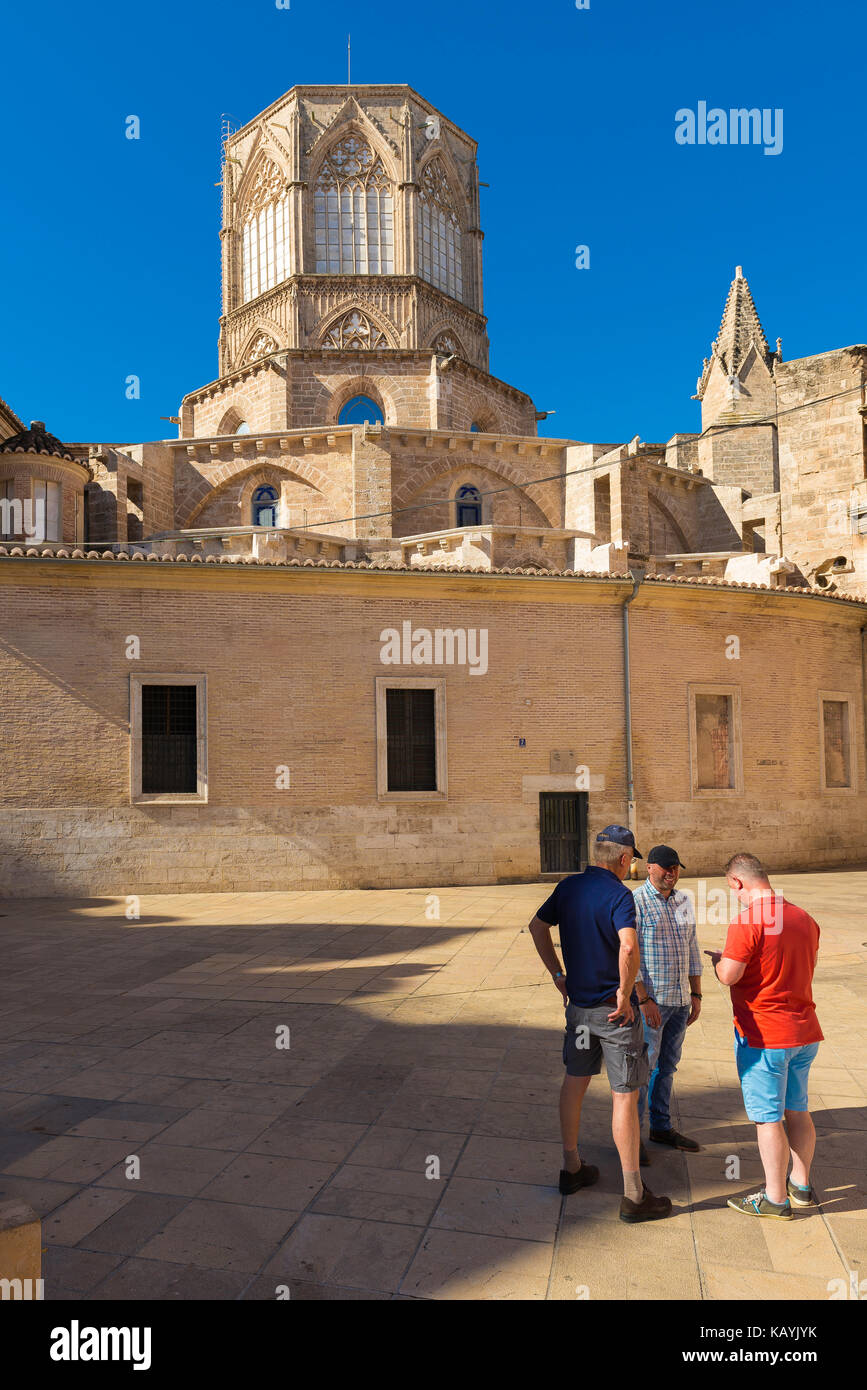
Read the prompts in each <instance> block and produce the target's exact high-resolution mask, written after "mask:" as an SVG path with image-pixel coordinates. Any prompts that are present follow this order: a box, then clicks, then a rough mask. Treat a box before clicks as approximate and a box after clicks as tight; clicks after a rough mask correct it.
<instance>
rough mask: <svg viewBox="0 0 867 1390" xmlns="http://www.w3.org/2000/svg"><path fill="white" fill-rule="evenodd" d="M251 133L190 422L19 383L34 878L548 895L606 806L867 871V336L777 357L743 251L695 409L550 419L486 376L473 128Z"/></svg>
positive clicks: (288, 97)
mask: <svg viewBox="0 0 867 1390" xmlns="http://www.w3.org/2000/svg"><path fill="white" fill-rule="evenodd" d="M223 155H224V160H223V179H222V200H223V201H222V212H223V216H222V227H221V232H220V246H221V255H222V306H221V307H222V313H221V316H220V332H219V349H218V363H217V375H216V376H215V378H214V379H213V380H212V381H210V382H207V383H205V384H204V385H201V386H199V387H197V388H196V389H194V390H191V391H189V392H188V393H187V394H186V395H185V396H184V397H183V399H182V400H181V402H180V405H179V408H178V415H177V427H178V428H177V437H176V438H166V439H160V440H151V441H144V442H142V441H129V442H127V443H125V444H123V445H119V444H116V443H113V444H111V445H108V444H104V443H101V442H99V441H84V442H81V441H79V442H69V441H67V442H62V441H61V439H60V438H59V437H58V436H57V435H55V434H53V433H51V432H50V430H49V429H48V428H46V424H45V423H43V422H41V421H34V422H32V423H31V425H30V427H29V428H26V427H25V425H24V422H22V421H21V420H20V419H18V417H17V416H16V415H15V413H14V411H13V410H12V409H11V407H8V406H6V405H5V404H4V403H2V402H0V599H2V603H0V607H2V608H3V611H4V615H5V616H4V617H3V622H4V624H5V626H4V629H3V630H4V632H6V633H7V635H8V634H10V633H13V632H16V631H17V632H18V638H19V640H18V641H17V643H16V642H12V641H11V639H10V643H9V644H8V645H7V646H6V647H5V648H4V651H3V662H4V663H5V665H4V666H3V668H2V670H3V675H2V679H3V681H4V691H5V701H4V713H5V717H6V720H7V730H11V734H9V735H8V737H9V738H10V739H11V741H10V742H9V743H7V747H12V748H14V750H15V751H14V756H13V757H12V758H11V759H10V758H7V760H6V763H5V768H4V773H5V785H4V786H2V787H0V800H2V804H3V805H4V806H5V808H6V813H5V816H4V818H3V819H2V825H3V839H2V842H0V869H2V870H3V871H4V873H5V875H6V879H7V885H8V887H9V890H10V891H31V890H33V889H34V888H35V889H37V890H38V891H46V892H51V891H55V890H56V891H91V892H97V891H105V892H122V891H128V890H129V891H132V889H131V888H130V887H129V885H130V883H133V884H134V885H135V886H138V887H139V888H141V887H144V888H145V889H147V888H153V887H155V886H164V887H165V886H168V887H172V886H187V887H190V888H192V887H209V886H210V887H214V886H222V887H234V888H238V887H256V886H270V887H294V886H334V885H341V884H365V883H370V884H374V883H375V884H381V883H406V882H419V883H425V882H461V881H467V882H485V881H492V880H496V879H502V878H526V877H533V876H535V875H538V874H539V873H540V872H554V871H558V870H563V871H567V870H568V869H570V868H574V867H576V865H577V863H579V862H583V859H584V858H585V857H586V844H587V831H588V825H589V824H590V822H591V821H593V822H594V823H595V822H596V820H597V819H598V820H599V823H601V824H604V823H605V822H606V821H611V820H622V821H626V820H628V821H629V822H630V823H631V824H633V825H634V826H635V827H636V829H637V831H638V833H639V835H640V836H641V837H642V838H644V839H647V838H650V839H651V841H652V840H654V839H662V840H667V841H668V842H669V843H675V844H676V843H677V839H676V836H677V835H678V834H681V836H685V835H687V834H688V835H689V837H690V841H691V843H692V846H693V855H694V859H695V862H694V863H691V864H690V868H694V869H696V870H708V871H713V866H714V865H716V864H717V861H718V858H719V855H720V854H721V853H722V849H721V847H720V845H721V840H722V842H724V843H723V847H724V848H726V849H728V851H729V852H731V851H732V850H733V849H736V848H739V847H742V846H741V845H740V843H739V842H738V843H729V841H728V840H726V836H729V837H731V836H734V837H735V838H737V837H738V836H741V835H742V832H743V830H744V828H746V829H747V830H748V831H749V836H750V846H749V847H752V848H754V849H756V850H757V851H758V852H760V853H764V854H765V855H766V856H767V857H768V858H769V860H770V861H771V862H773V863H775V864H779V865H783V864H785V865H789V864H793V863H797V862H799V861H800V858H801V856H805V855H806V856H810V857H811V860H812V862H814V863H816V862H821V863H842V862H846V860H847V859H851V858H853V857H857V856H859V855H862V856H863V854H865V853H867V838H865V831H864V829H863V827H864V825H865V824H867V816H865V815H864V811H865V809H867V768H865V746H864V678H863V659H864V657H863V638H862V628H863V627H864V626H865V622H867V604H865V602H864V600H863V598H862V596H863V595H864V594H865V593H867V437H865V417H867V347H865V346H864V345H861V344H858V345H854V346H849V347H844V348H840V349H837V350H835V351H831V352H823V353H820V354H818V355H816V356H812V357H806V358H801V359H798V360H796V361H792V362H787V361H785V359H784V357H783V352H782V343H781V341H780V340H779V339H778V340H777V341H776V345H775V347H773V348H771V346H770V345H769V343H768V340H767V338H766V335H765V331H764V329H763V327H762V323H761V320H760V317H759V314H758V312H757V308H756V305H755V302H754V300H753V296H752V293H751V290H750V286H749V284H748V282H747V280H746V278H745V276H744V274H743V271H742V269H741V267H738V268H737V269H736V271H735V275H734V279H733V280H732V282H731V286H730V288H729V291H728V295H727V298H726V299H725V303H724V307H723V313H722V319H721V323H720V327H719V329H718V331H717V333H716V335H715V337H713V339H712V343H711V346H710V349H709V355H708V356H707V357H705V359H704V362H703V365H702V368H701V372H700V376H699V380H698V383H697V387H696V393H695V397H696V398H697V400H698V401H699V402H700V408H701V424H700V428H698V429H695V430H693V431H686V432H684V431H678V432H675V433H673V434H672V435H671V437H670V438H669V439H667V440H665V441H662V442H647V441H644V440H642V439H641V437H640V435H638V434H634V433H632V431H633V429H634V427H635V425H636V424H637V423H638V422H633V421H629V422H627V425H626V428H625V429H624V431H623V439H622V442H620V443H616V444H613V445H612V444H611V443H587V442H581V441H575V440H567V439H556V438H551V437H547V436H540V435H539V433H538V424H539V422H540V421H541V420H543V419H544V418H545V415H544V412H539V411H538V410H537V409H536V407H535V405H534V403H533V401H532V400H531V399H530V397H529V396H528V395H527V393H526V392H525V391H523V390H521V389H520V386H518V385H513V384H510V383H507V382H504V381H501V380H499V379H498V378H496V377H495V376H493V375H492V374H491V372H490V363H489V345H488V337H487V331H486V319H485V315H484V300H483V277H482V240H483V233H482V228H481V218H480V207H479V177H478V165H477V160H476V145H475V142H474V141H473V139H472V138H471V137H470V136H469V135H468V134H467V133H466V132H464V131H462V130H461V129H459V128H458V127H457V126H456V125H454V124H453V123H452V122H451V121H450V120H449V119H448V118H447V116H446V115H445V114H444V113H442V112H439V111H437V110H436V109H435V108H434V107H433V106H431V104H430V103H429V102H427V101H426V100H425V99H424V98H423V97H422V96H420V95H419V94H418V93H417V92H415V91H414V90H413V89H412V88H410V87H408V86H403V85H393V86H388V85H383V86H352V87H345V86H342V87H337V86H335V87H325V86H297V87H293V88H292V90H291V91H289V92H287V93H286V94H285V95H284V96H282V97H281V98H280V99H279V100H277V101H276V102H274V103H273V104H272V105H271V106H269V107H268V108H267V109H266V110H265V111H263V112H262V113H261V114H260V115H258V116H257V117H256V118H255V119H253V120H252V121H250V122H249V123H248V124H246V125H245V126H243V127H242V128H241V129H240V130H237V131H231V130H227V131H226V132H225V139H224V145H223ZM528 215H531V214H530V213H528ZM494 234H495V235H503V234H504V233H503V232H502V230H499V231H498V229H494ZM709 336H710V335H709ZM45 413H46V415H48V413H49V412H48V410H47V409H46V412H45ZM51 425H52V427H53V428H56V427H57V425H56V424H55V422H54V421H52V422H51ZM130 561H132V562H136V563H128V562H130ZM625 606H626V607H628V608H629V610H630V619H629V620H630V622H631V623H632V628H631V637H630V638H629V640H630V641H631V643H632V644H633V647H634V650H632V680H633V681H634V690H633V691H632V692H631V697H632V698H631V703H630V702H626V703H625V696H624V689H623V679H624V652H623V647H622V630H623V617H624V611H625ZM72 624H75V627H74V630H75V634H76V640H75V643H74V644H70V640H69V634H70V632H71V631H72V626H71V625H72ZM407 625H408V636H407V635H406V634H407ZM385 632H388V633H392V634H397V636H396V637H395V638H394V639H393V640H395V641H396V642H397V647H396V648H395V649H394V650H395V651H396V652H397V655H396V657H395V658H394V659H393V660H392V659H391V658H390V659H389V661H390V663H391V664H384V663H385V658H384V657H383V650H384V648H383V643H382V641H381V636H382V634H383V633H385ZM443 632H446V633H450V634H458V635H457V636H453V637H452V638H450V641H451V642H452V646H451V648H450V650H451V654H452V660H449V658H448V657H447V656H446V657H443V658H442V659H441V660H440V662H439V663H437V661H436V657H435V652H436V650H437V649H436V645H435V641H436V634H437V633H443ZM483 633H484V641H485V652H486V656H485V665H484V670H482V663H481V658H480V651H481V648H480V646H479V643H480V642H481V634H483ZM214 634H216V635H217V637H218V640H217V642H216V643H215V642H214V641H213V637H214ZM417 634H420V635H417ZM425 634H429V635H430V651H431V652H433V653H434V655H433V656H429V655H427V654H426V653H427V652H428V647H427V646H426V645H425V644H426V642H427V637H426V636H425ZM460 634H463V641H464V644H465V645H464V647H463V648H461V647H460V641H459V636H460ZM661 634H664V640H665V642H666V643H667V644H670V645H672V650H674V651H676V653H677V661H678V673H677V681H678V682H679V683H680V684H679V685H678V688H677V690H676V691H674V692H673V693H672V692H669V698H668V700H667V702H666V704H665V706H664V707H663V706H661V705H660V704H659V701H658V699H657V698H656V696H657V693H658V692H657V684H656V682H657V665H656V662H657V653H658V650H659V642H660V640H661V636H660V635H661ZM132 638H135V639H136V642H135V644H134V647H135V653H137V654H131V650H130V648H129V641H128V639H132ZM733 638H735V639H737V644H736V645H737V649H738V651H737V655H736V656H735V659H734V660H733V659H732V657H733V655H734V652H733V649H732V647H731V639H733ZM389 640H392V639H389ZM469 642H473V643H475V644H476V645H475V647H474V648H471V647H468V646H467V645H466V644H467V643H469ZM742 642H743V643H744V651H743V655H741V644H742ZM136 644H137V645H136ZM727 644H728V645H727ZM461 650H463V651H464V658H465V659H464V661H463V663H461V660H460V659H459V658H460V652H461ZM469 650H475V651H476V654H477V656H478V657H479V660H478V661H477V662H476V664H475V666H473V664H472V662H470V661H469V660H468V659H467V656H466V654H467V652H468V651H469ZM564 653H565V655H564ZM441 655H442V653H441ZM642 661H643V663H644V664H642ZM287 662H290V663H291V671H290V673H289V674H286V667H287ZM431 662H432V663H433V665H432V666H431V665H430V663H431ZM769 662H770V664H771V667H773V665H774V663H775V662H776V663H777V666H778V668H779V669H781V670H785V671H786V672H787V675H788V677H789V679H788V682H787V683H786V684H785V686H783V685H780V684H777V685H775V684H774V683H771V684H770V685H769V683H768V680H767V673H768V663H769ZM428 667H430V669H428ZM552 667H553V668H556V669H557V670H558V671H560V672H561V676H562V689H561V688H557V689H553V690H552V688H551V684H550V680H549V679H548V677H547V675H546V673H547V672H549V671H550V670H551V669H552ZM474 676H475V677H484V679H473V677H474ZM383 682H384V684H383ZM681 685H682V687H683V688H682V690H681V689H680V686H681ZM394 691H398V692H400V691H403V694H396V695H395V694H393V693H390V692H394ZM154 692H156V693H154ZM178 692H180V693H178ZM413 692H415V693H413ZM160 702H162V703H160ZM603 710H604V711H606V715H605V718H603V717H602V714H601V713H600V711H603ZM34 711H35V712H36V713H37V715H38V716H39V717H40V718H41V719H42V721H43V723H42V725H41V727H43V728H46V729H51V728H53V729H54V733H53V734H50V733H46V736H45V739H37V740H36V741H34V740H33V739H30V738H28V737H26V736H25V732H24V731H25V729H26V728H27V727H28V721H29V720H30V719H31V718H32V717H33V714H34ZM19 723H20V726H21V727H20V730H18V733H19V734H20V737H16V729H17V728H18V724H19ZM256 730H259V731H260V734H257V733H255V732H254V731H256ZM261 731H267V732H266V734H262V733H261ZM61 733H62V734H63V737H61ZM55 735H56V736H55ZM658 737H664V738H665V739H666V740H667V747H668V749H669V752H670V755H671V756H670V759H669V763H668V766H667V770H666V771H667V775H666V777H664V778H661V777H660V772H659V769H657V768H656V767H655V766H654V763H653V758H652V755H651V753H652V748H653V746H654V743H653V741H654V738H658ZM58 738H60V743H61V752H60V754H59V760H58V755H56V753H55V751H52V750H55V747H56V744H57V739H58ZM263 739H264V743H263ZM94 740H96V741H97V742H99V741H100V740H101V741H102V742H101V744H100V746H101V748H102V750H103V754H104V756H103V757H101V758H99V759H96V760H89V759H88V757H87V756H86V755H85V750H86V749H88V748H89V747H90V746H91V744H92V743H93V741H94ZM160 740H162V742H160ZM265 743H267V747H268V750H269V751H268V753H267V754H266V753H264V752H263V751H262V749H263V747H264V746H265ZM627 743H628V744H629V746H630V748H631V750H632V751H633V752H634V755H635V756H634V764H635V769H636V771H635V779H634V785H631V784H630V783H629V782H628V780H627V774H626V767H627V765H628V764H629V762H630V760H629V759H627V756H626V744H627ZM172 750H174V752H172ZM173 758H174V760H175V764H176V766H175V767H174V771H173V770H172V767H171V766H170V764H171V763H172V759H173ZM46 759H54V762H52V763H51V767H50V768H49V766H48V764H47V762H46ZM678 759H679V765H678V767H677V768H675V766H674V764H675V763H676V762H677V760H678ZM271 764H273V765H274V767H272V766H271ZM275 767H282V768H284V769H285V772H284V774H283V775H284V777H285V778H286V779H288V780H285V781H284V784H283V785H282V786H280V785H277V783H278V782H279V776H280V774H277V777H276V779H275V772H274V768H275ZM179 769H180V770H179ZM577 769H581V777H583V781H582V782H580V785H579V784H578V783H576V770H577ZM290 773H291V775H290ZM290 787H291V794H290V795H287V792H289V790H290ZM558 798H559V799H558ZM564 798H565V800H564ZM419 803H420V804H419ZM853 817H854V819H853ZM697 819H698V820H699V821H700V829H696V820H697ZM546 837H547V840H546ZM640 842H641V840H639V843H640ZM106 845H115V846H116V850H117V853H116V854H115V855H113V854H112V853H110V852H106ZM34 846H38V848H39V853H38V855H37V856H36V859H35V860H34V855H33V850H34ZM70 846H72V847H71V848H70ZM724 857H726V856H725V855H723V858H724ZM573 861H574V862H573ZM34 864H36V867H34Z"/></svg>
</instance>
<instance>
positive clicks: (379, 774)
mask: <svg viewBox="0 0 867 1390" xmlns="http://www.w3.org/2000/svg"><path fill="white" fill-rule="evenodd" d="M376 788H377V796H378V798H379V800H380V801H382V800H385V801H445V800H447V799H448V774H447V768H446V693H445V681H444V680H442V679H437V678H434V679H430V680H429V679H425V678H423V677H418V676H413V677H401V676H398V677H391V676H389V677H378V678H377V681H376Z"/></svg>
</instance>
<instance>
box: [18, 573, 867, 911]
mask: <svg viewBox="0 0 867 1390" xmlns="http://www.w3.org/2000/svg"><path fill="white" fill-rule="evenodd" d="M629 589H630V586H629V585H628V584H625V583H623V582H621V581H610V580H608V581H606V580H602V579H600V580H592V581H582V580H554V579H546V578H544V577H538V578H531V577H516V578H505V577H499V578H498V577H497V576H489V577H485V576H479V575H473V576H466V577H461V576H455V575H447V574H436V573H434V574H412V575H407V574H400V573H398V574H387V573H385V574H383V573H376V572H367V573H365V572H359V571H350V570H344V571H317V570H315V569H314V570H311V569H308V570H304V569H296V570H291V569H269V568H262V567H258V566H242V567H239V568H234V567H233V568H229V567H206V566H204V565H202V566H198V567H192V566H190V565H180V564H168V563H164V564H159V565H147V564H138V565H133V564H129V563H127V564H120V563H118V562H114V561H92V562H91V561H68V562H64V561H53V560H48V559H46V560H38V561H37V560H31V561H23V560H22V561H15V560H9V559H4V558H2V557H0V623H2V626H3V631H4V632H5V633H6V636H7V642H6V644H5V645H4V648H3V651H2V654H0V678H2V679H3V682H4V690H5V691H7V692H8V698H7V700H6V704H5V707H4V740H5V748H6V756H5V758H4V760H3V764H2V767H0V805H2V812H0V891H2V892H6V893H13V894H28V893H36V892H38V893H46V894H63V893H79V894H83V895H93V894H98V893H116V894H119V895H125V894H127V893H134V892H138V891H150V892H152V891H160V890H163V891H168V890H170V889H171V890H177V889H181V888H186V889H189V890H190V891H197V890H199V891H201V890H205V889H208V888H221V889H230V888H231V889H247V890H255V889H257V888H263V887H270V888H299V887H345V886H397V885H399V884H416V885H423V884H432V885H436V884H437V883H459V882H467V883H484V882H491V881H495V880H496V879H509V878H534V877H536V876H537V875H538V873H539V867H540V860H539V839H538V792H539V789H540V787H541V788H543V789H544V788H545V787H546V786H548V787H550V788H551V789H560V788H561V787H562V778H561V779H560V780H559V781H557V780H556V779H555V780H554V782H553V783H552V782H551V781H550V780H547V779H549V778H550V775H551V774H550V767H551V765H552V762H551V759H552V752H553V751H555V750H558V749H563V748H569V749H572V750H574V752H575V755H576V762H577V763H579V764H582V765H586V766H587V767H588V769H589V771H590V785H591V791H590V803H589V805H590V820H591V829H595V828H598V827H599V826H600V825H604V824H607V823H609V822H610V821H613V820H620V821H622V820H623V819H624V818H625V816H626V805H625V746H624V727H623V720H624V714H623V672H622V648H621V604H622V601H623V599H624V598H625V596H626V594H627V593H628V592H629ZM863 615H864V610H863V609H862V608H859V606H858V605H846V604H840V603H837V604H835V603H834V602H833V601H830V600H814V599H809V598H804V597H799V596H798V595H794V594H785V593H780V594H779V595H777V594H768V593H764V594H763V593H760V592H755V591H740V590H724V591H714V590H703V589H686V587H685V586H678V585H663V584H659V583H653V584H650V583H649V584H646V585H644V586H642V589H641V590H640V591H639V596H638V599H637V600H636V602H635V604H634V605H633V608H632V610H631V618H630V624H631V640H632V664H633V716H634V746H635V762H636V798H637V808H638V809H637V815H638V822H637V830H638V837H639V838H638V843H639V845H640V846H641V848H642V849H645V845H644V844H643V841H647V842H648V844H652V843H658V842H665V843H673V844H675V845H676V846H678V845H679V844H682V845H684V846H685V848H686V850H687V854H688V859H687V863H688V867H689V869H690V871H691V872H695V873H718V872H719V866H720V861H721V858H722V857H723V856H724V855H725V856H727V855H728V854H730V853H732V852H734V850H735V849H738V848H749V849H751V850H753V851H754V852H756V853H757V854H759V855H760V857H763V858H765V859H766V860H767V862H768V864H769V866H770V867H771V868H775V867H776V868H794V867H799V866H801V865H804V866H805V865H806V864H807V863H809V864H810V866H811V867H815V866H816V865H818V864H829V865H830V864H839V863H844V862H854V861H857V859H858V858H859V857H861V858H863V857H865V856H867V830H865V826H867V792H865V784H867V768H865V758H864V730H863V719H862V717H861V715H860V713H859V715H858V717H857V719H856V722H855V727H854V728H853V731H852V738H853V748H854V749H855V757H856V762H857V787H856V789H855V790H853V791H845V792H844V791H839V792H822V791H821V788H820V786H819V770H818V739H819V711H818V692H819V690H821V689H831V690H835V691H840V690H843V691H844V692H849V693H850V694H851V695H852V698H853V700H854V701H855V702H856V710H859V711H860V710H861V708H862V703H863V680H862V674H861V672H862V667H861V659H862V658H861V652H862V648H861V635H860V626H861V624H862V623H863ZM404 621H408V622H410V623H411V624H412V625H413V628H414V629H418V628H428V629H430V630H434V629H435V628H436V627H448V628H452V629H453V628H455V627H464V628H470V627H472V628H475V629H484V630H485V631H486V632H487V634H488V669H487V671H486V673H485V674H481V675H472V674H470V671H469V669H468V668H467V667H458V666H441V667H434V666H431V667H424V668H420V667H418V666H409V667H400V666H385V665H383V663H382V661H381V651H382V640H381V633H382V631H383V630H384V629H386V628H397V629H398V630H400V629H401V626H402V623H403V622H404ZM70 632H74V633H75V634H76V640H75V642H70V641H69V633H70ZM130 634H134V635H137V636H138V637H139V638H140V652H141V655H140V657H139V659H138V660H137V661H135V662H132V661H130V660H129V659H128V658H127V655H126V653H127V650H128V643H127V638H128V636H129V635H130ZM732 634H736V635H738V637H739V639H740V657H739V659H738V660H737V661H732V660H730V659H728V658H727V657H726V654H725V653H726V644H727V640H728V638H729V637H730V636H731V635H732ZM661 655H663V656H664V659H665V663H666V670H667V671H668V673H669V674H668V678H667V683H666V685H665V689H664V693H663V698H661V697H660V684H659V671H660V659H661ZM777 668H779V671H780V680H779V681H775V680H773V679H772V678H769V672H770V673H771V677H772V674H773V671H774V670H775V669H777ZM149 671H150V672H154V673H160V674H161V675H165V674H166V673H172V672H175V673H180V672H185V673H188V674H198V675H204V676H205V677H206V679H207V708H208V718H207V772H208V803H207V805H189V804H187V805H179V804H139V805H131V804H130V796H129V775H130V773H129V769H130V735H129V723H128V721H129V708H130V705H129V683H130V675H131V674H133V673H134V674H135V675H137V676H145V675H147V674H148V672H149ZM383 675H386V676H392V677H397V678H400V677H402V676H409V675H411V676H414V677H418V676H419V675H425V676H427V675H429V676H430V677H431V678H434V679H442V680H444V681H445V691H446V738H447V762H448V796H447V799H445V800H435V801H431V800H426V799H422V798H420V799H419V800H417V801H415V800H414V801H412V802H406V803H401V804H395V803H390V802H383V801H382V800H380V799H379V798H378V796H377V789H376V788H377V783H376V701H375V690H376V679H377V677H380V676H383ZM694 682H703V683H707V682H711V683H717V684H722V685H725V686H734V687H737V688H738V690H739V691H740V694H741V701H742V727H741V730H740V732H739V739H740V746H741V750H742V760H743V774H744V786H743V792H742V793H737V794H729V793H723V794H711V795H710V796H707V795H703V796H695V795H693V794H692V792H691V781H690V756H691V754H690V746H691V745H690V731H689V719H688V691H689V686H690V683H694ZM282 766H287V767H289V769H290V773H291V780H290V786H289V787H288V788H287V789H278V787H277V782H276V773H277V769H278V768H279V767H282ZM645 852H646V849H645Z"/></svg>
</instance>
